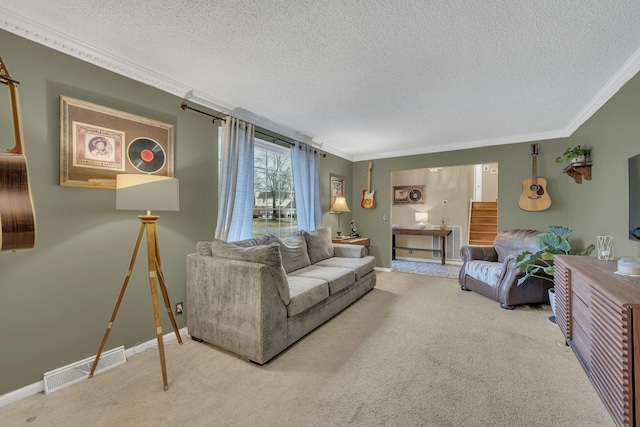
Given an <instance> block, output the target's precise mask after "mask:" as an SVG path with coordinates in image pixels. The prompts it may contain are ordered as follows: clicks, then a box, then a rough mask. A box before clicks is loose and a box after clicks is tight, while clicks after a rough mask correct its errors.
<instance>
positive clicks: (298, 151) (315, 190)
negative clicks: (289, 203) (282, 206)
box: [291, 142, 322, 231]
mask: <svg viewBox="0 0 640 427" xmlns="http://www.w3.org/2000/svg"><path fill="white" fill-rule="evenodd" d="M319 158H320V156H319V154H318V152H317V150H316V149H314V148H313V147H309V146H307V145H305V144H301V143H299V142H296V143H294V144H292V145H291V167H292V169H293V186H294V191H295V195H296V215H297V217H298V228H299V229H300V230H307V231H313V230H315V229H317V228H320V226H321V225H322V209H321V206H320V161H319Z"/></svg>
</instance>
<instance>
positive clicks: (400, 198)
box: [393, 185, 426, 205]
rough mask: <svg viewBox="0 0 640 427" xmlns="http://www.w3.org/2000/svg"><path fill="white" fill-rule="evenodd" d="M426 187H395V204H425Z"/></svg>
mask: <svg viewBox="0 0 640 427" xmlns="http://www.w3.org/2000/svg"><path fill="white" fill-rule="evenodd" d="M424 187H425V186H424V185H401V186H394V187H393V204H394V205H409V204H424V203H426V198H425V195H424Z"/></svg>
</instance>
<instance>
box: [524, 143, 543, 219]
mask: <svg viewBox="0 0 640 427" xmlns="http://www.w3.org/2000/svg"><path fill="white" fill-rule="evenodd" d="M531 156H532V160H531V178H527V179H525V180H524V181H522V194H520V199H518V206H519V207H520V209H522V210H524V211H531V212H538V211H544V210H547V209H549V208H550V207H551V197H549V193H547V180H546V179H544V178H538V177H537V176H536V174H537V171H536V168H537V164H536V160H537V156H538V144H531Z"/></svg>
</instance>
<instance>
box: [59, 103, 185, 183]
mask: <svg viewBox="0 0 640 427" xmlns="http://www.w3.org/2000/svg"><path fill="white" fill-rule="evenodd" d="M173 135H174V126H173V125H171V124H168V123H163V122H159V121H156V120H152V119H148V118H145V117H141V116H136V115H134V114H130V113H125V112H122V111H118V110H114V109H112V108H108V107H103V106H101V105H97V104H92V103H89V102H86V101H81V100H78V99H74V98H69V97H66V96H60V185H61V186H69V187H88V188H107V189H115V188H116V175H118V174H121V173H127V174H136V173H138V174H147V175H161V176H170V177H173Z"/></svg>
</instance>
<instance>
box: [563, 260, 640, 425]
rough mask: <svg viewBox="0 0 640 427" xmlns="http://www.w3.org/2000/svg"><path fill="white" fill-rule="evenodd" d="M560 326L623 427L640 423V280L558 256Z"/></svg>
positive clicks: (610, 266)
mask: <svg viewBox="0 0 640 427" xmlns="http://www.w3.org/2000/svg"><path fill="white" fill-rule="evenodd" d="M554 266H555V274H554V287H555V290H556V323H557V324H558V326H560V329H561V330H562V333H563V334H564V336H565V339H566V340H567V343H568V344H569V345H570V346H571V348H572V349H573V352H574V353H575V354H576V356H577V357H578V360H579V361H580V363H581V364H582V367H583V368H584V370H585V372H586V373H587V376H588V377H589V379H590V380H591V383H592V384H593V386H594V388H595V389H596V392H597V393H598V395H599V396H600V399H602V402H603V403H604V404H605V406H606V407H607V409H608V410H609V413H610V414H611V416H612V417H613V419H614V420H615V422H616V424H617V425H624V426H636V425H638V424H640V363H639V362H640V278H638V277H631V276H622V275H618V274H615V272H616V271H617V269H618V265H617V262H616V261H599V260H598V259H597V258H595V257H587V256H576V255H561V256H558V255H556V257H555V261H554Z"/></svg>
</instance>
